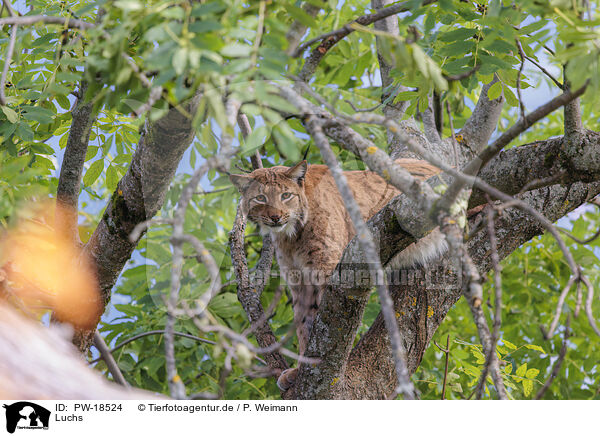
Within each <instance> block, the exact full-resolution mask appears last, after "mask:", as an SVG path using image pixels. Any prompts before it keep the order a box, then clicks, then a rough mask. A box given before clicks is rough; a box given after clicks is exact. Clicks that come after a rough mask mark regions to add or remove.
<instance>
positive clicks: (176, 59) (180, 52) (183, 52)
mask: <svg viewBox="0 0 600 436" xmlns="http://www.w3.org/2000/svg"><path fill="white" fill-rule="evenodd" d="M187 59H188V49H187V48H185V47H179V48H178V49H177V51H176V52H175V54H174V55H173V62H172V64H173V68H174V69H175V72H176V73H177V74H182V73H183V71H184V70H185V66H186V65H187Z"/></svg>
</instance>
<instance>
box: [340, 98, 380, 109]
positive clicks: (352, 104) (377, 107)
mask: <svg viewBox="0 0 600 436" xmlns="http://www.w3.org/2000/svg"><path fill="white" fill-rule="evenodd" d="M344 101H345V102H346V103H348V104H349V105H350V107H351V108H352V110H353V111H354V112H373V111H375V110H377V109H379V108H380V107H381V106H382V105H383V103H377V104H376V105H375V106H373V107H367V108H358V107H356V106H354V103H352V102H351V101H350V100H344Z"/></svg>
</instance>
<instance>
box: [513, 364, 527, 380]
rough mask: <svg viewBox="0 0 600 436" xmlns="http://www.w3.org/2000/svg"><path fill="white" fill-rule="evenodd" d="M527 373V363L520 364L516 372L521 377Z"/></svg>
mask: <svg viewBox="0 0 600 436" xmlns="http://www.w3.org/2000/svg"><path fill="white" fill-rule="evenodd" d="M526 373H527V363H524V364H523V365H521V366H519V367H518V368H517V371H516V372H515V374H516V375H518V376H519V377H525V374H526Z"/></svg>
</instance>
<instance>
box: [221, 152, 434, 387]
mask: <svg viewBox="0 0 600 436" xmlns="http://www.w3.org/2000/svg"><path fill="white" fill-rule="evenodd" d="M396 162H397V163H399V164H400V165H402V166H403V167H404V168H406V169H407V170H408V171H409V172H410V173H411V174H413V176H415V177H418V178H419V179H427V178H429V177H431V176H433V175H435V174H437V173H438V172H439V170H438V169H437V168H435V167H433V166H431V165H429V164H428V163H427V162H424V161H421V160H417V159H399V160H398V161H396ZM344 174H345V176H346V178H347V180H348V184H349V185H350V188H351V189H352V192H353V194H354V198H355V199H356V202H357V203H358V205H359V207H360V210H361V213H362V216H363V218H364V219H365V220H368V219H369V218H371V217H372V216H373V215H375V213H377V211H379V210H380V209H381V208H382V207H383V206H385V205H386V204H387V203H388V202H389V201H390V200H391V199H392V198H393V197H394V196H396V195H398V194H399V191H398V190H397V189H396V188H394V187H392V186H391V185H388V184H387V183H386V182H385V181H384V180H383V179H382V178H381V177H380V176H379V175H377V174H376V173H374V172H371V171H346V172H344ZM231 181H232V183H233V184H234V185H235V186H236V187H237V188H238V189H239V191H240V193H241V195H242V198H241V207H242V211H243V213H244V214H245V215H246V216H247V217H248V219H250V220H251V221H253V222H254V223H256V224H258V226H259V228H260V230H261V232H263V234H265V233H270V234H271V236H272V237H273V240H274V244H275V256H276V259H277V263H278V264H279V268H280V272H281V274H282V276H283V278H284V279H285V281H286V283H287V284H288V286H289V288H290V291H291V294H292V305H293V309H294V324H295V326H296V333H297V336H298V347H299V353H300V355H302V354H304V352H305V351H306V347H307V343H308V338H309V334H310V330H311V326H312V323H313V320H314V318H315V315H316V313H317V310H318V308H319V303H320V301H321V297H322V294H323V290H324V289H325V283H326V279H327V278H328V277H329V276H330V274H331V273H332V271H333V269H334V268H335V266H336V265H337V263H338V261H339V260H340V258H341V256H342V253H343V251H344V248H345V247H346V245H347V244H348V243H349V242H350V240H351V239H352V238H353V237H354V235H355V230H354V227H353V225H352V221H351V220H350V216H349V215H348V212H347V211H346V208H345V206H344V203H343V201H342V198H341V196H340V194H339V192H338V190H337V187H336V185H335V181H334V179H333V177H332V175H331V173H330V172H329V169H328V168H327V166H325V165H310V166H309V165H308V164H307V162H306V161H302V162H300V163H298V164H297V165H295V166H293V167H284V166H276V167H272V168H261V169H257V170H255V171H253V172H252V173H250V174H247V175H231ZM444 249H445V240H444V238H443V237H442V235H441V234H440V232H439V231H438V230H434V232H432V233H431V234H429V235H428V236H427V237H426V238H423V239H422V240H421V241H419V242H418V243H416V244H412V245H411V246H409V247H407V248H406V249H405V250H404V251H403V252H402V253H400V255H399V256H397V257H396V258H395V259H394V264H395V265H396V266H409V265H413V264H415V263H426V262H427V261H428V260H431V259H432V258H434V257H436V256H438V255H439V254H440V253H441V252H442V251H443V250H444ZM296 373H297V368H293V369H288V370H286V371H284V372H283V373H282V374H281V376H280V377H279V379H278V381H277V384H278V386H279V388H280V389H281V390H283V391H285V390H287V389H289V388H290V387H291V386H292V385H293V383H294V381H295V378H296Z"/></svg>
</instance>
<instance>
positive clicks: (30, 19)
mask: <svg viewBox="0 0 600 436" xmlns="http://www.w3.org/2000/svg"><path fill="white" fill-rule="evenodd" d="M37 23H44V24H60V25H61V26H66V27H68V28H69V29H81V30H87V29H92V28H94V27H96V26H95V24H92V23H88V22H87V21H82V20H78V19H76V18H71V17H55V16H46V15H26V16H23V17H9V18H0V26H4V25H5V24H16V25H17V26H30V25H32V24H37Z"/></svg>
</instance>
